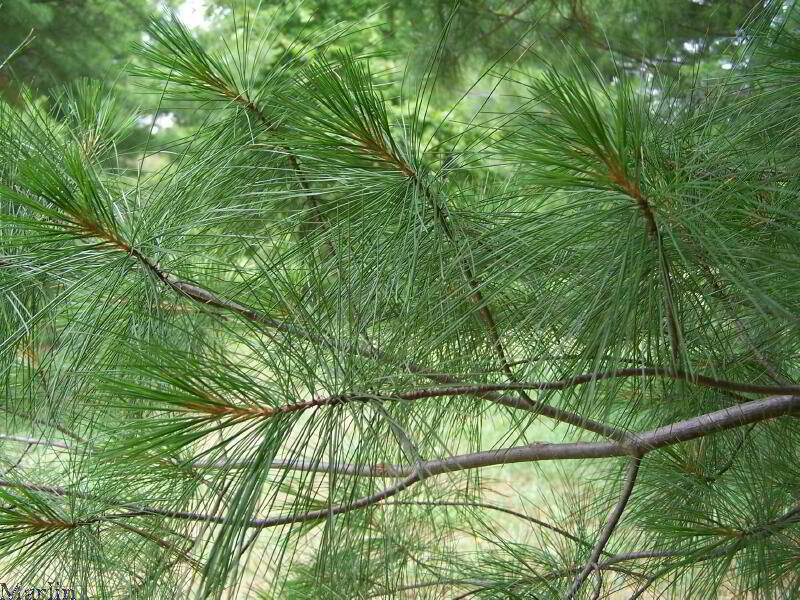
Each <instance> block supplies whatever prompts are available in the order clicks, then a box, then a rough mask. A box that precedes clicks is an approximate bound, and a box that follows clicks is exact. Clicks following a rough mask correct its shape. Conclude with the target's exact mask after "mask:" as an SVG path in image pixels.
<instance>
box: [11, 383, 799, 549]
mask: <svg viewBox="0 0 800 600" xmlns="http://www.w3.org/2000/svg"><path fill="white" fill-rule="evenodd" d="M798 412H800V396H771V397H767V398H762V399H760V400H753V401H752V402H747V403H744V404H739V405H737V406H733V407H730V408H725V409H722V410H718V411H715V412H712V413H708V414H705V415H701V416H699V417H694V418H691V419H687V420H684V421H678V422H676V423H672V424H670V425H666V426H664V427H659V428H657V429H653V430H650V431H645V432H640V433H636V434H631V438H630V441H629V442H628V443H625V444H623V443H616V442H573V443H560V444H549V443H533V444H529V445H526V446H516V447H511V448H502V449H498V450H489V451H483V452H474V453H469V454H462V455H457V456H453V457H450V458H446V459H435V460H428V461H423V462H420V463H417V465H415V466H414V467H413V471H412V474H411V475H410V476H408V477H406V478H405V479H403V480H402V481H400V482H398V483H396V484H394V485H392V486H390V487H388V488H385V489H384V490H381V491H379V492H377V493H375V494H372V495H370V496H365V497H362V498H359V499H357V500H355V501H353V502H350V503H348V504H341V505H337V506H334V507H331V508H328V509H323V510H316V511H311V512H307V513H301V514H296V515H285V516H275V517H267V518H262V519H251V520H250V521H248V522H247V523H245V525H246V526H247V527H274V526H276V525H286V524H289V523H302V522H306V521H313V520H317V519H324V518H327V517H329V516H332V515H336V514H342V513H346V512H350V511H352V510H356V509H359V508H364V507H366V506H371V505H373V504H377V503H378V502H381V501H382V500H385V499H387V498H390V497H392V496H395V495H396V494H398V493H400V492H402V491H403V490H405V489H407V488H409V487H411V486H412V485H414V484H416V483H418V482H420V481H424V480H425V479H428V478H430V477H434V476H436V475H441V474H445V473H452V472H457V471H464V470H470V469H480V468H485V467H491V466H498V465H506V464H512V463H520V462H536V461H545V460H575V459H586V458H588V459H591V458H612V457H622V456H632V457H634V458H641V457H644V456H645V455H646V454H647V453H649V452H651V451H652V450H655V449H657V448H663V447H665V446H671V445H673V444H678V443H681V442H686V441H689V440H693V439H697V438H701V437H705V436H707V435H710V434H713V433H717V432H720V431H726V430H728V429H734V428H737V427H741V426H743V425H749V424H750V423H757V422H760V421H765V420H768V419H774V418H777V417H781V416H786V415H790V414H797V413H798ZM0 487H9V488H18V489H19V488H22V489H28V490H32V491H40V492H44V493H48V494H54V495H58V496H74V497H80V498H86V499H94V500H102V499H99V498H94V497H92V496H91V495H89V494H85V493H81V492H73V491H71V490H68V489H66V488H62V487H58V486H50V485H42V484H31V483H23V482H19V481H10V480H7V479H0ZM117 505H118V506H125V507H128V508H130V509H131V511H132V512H130V513H127V515H126V516H129V517H134V516H148V515H150V516H164V517H169V518H174V519H183V520H190V521H203V522H212V523H218V524H226V523H229V519H227V518H226V517H222V516H218V515H210V514H203V513H197V512H191V511H174V510H168V509H161V508H151V507H136V506H133V505H130V504H127V503H121V502H120V503H118V504H117ZM601 550H602V548H601Z"/></svg>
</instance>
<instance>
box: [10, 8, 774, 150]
mask: <svg viewBox="0 0 800 600" xmlns="http://www.w3.org/2000/svg"><path fill="white" fill-rule="evenodd" d="M760 4H761V2H760V1H758V0H659V1H658V2H654V1H652V0H462V1H461V2H454V0H390V1H388V2H385V1H383V2H382V1H380V0H303V1H300V2H293V1H277V0H264V1H262V2H258V1H257V0H2V3H0V57H2V58H5V57H6V56H8V55H9V53H11V52H12V51H13V50H14V49H15V48H17V47H18V46H19V45H20V44H23V43H25V42H26V41H27V43H26V44H25V45H24V47H23V48H22V49H21V50H20V52H18V54H17V55H16V56H14V58H13V60H11V61H9V63H8V64H7V65H6V66H5V67H4V68H3V69H2V71H0V94H2V95H3V96H4V98H5V100H7V101H8V102H11V103H14V102H15V101H19V98H20V94H23V93H29V94H32V95H34V96H35V97H36V98H37V100H38V101H40V102H42V103H52V104H53V106H54V107H56V106H57V99H58V96H59V95H60V94H62V93H63V90H64V88H65V86H67V88H69V87H70V86H74V85H75V84H76V82H78V81H80V80H81V79H82V78H91V79H95V80H99V81H101V82H102V83H103V85H104V86H108V87H113V88H116V91H117V95H118V97H119V98H120V101H121V102H122V103H123V104H124V105H126V106H127V107H128V108H130V109H131V110H133V109H137V110H138V114H139V117H138V119H137V126H136V127H135V128H134V130H133V134H132V135H130V136H128V137H127V138H126V140H124V143H123V144H122V145H121V146H120V148H119V149H118V150H119V151H120V152H121V153H122V154H127V155H128V156H130V157H132V159H134V158H135V157H136V156H137V155H139V154H140V153H141V152H142V151H143V148H145V146H146V147H147V148H148V156H157V155H158V150H159V148H166V147H168V145H169V144H171V143H173V142H174V141H175V140H177V139H185V138H186V136H187V135H191V132H192V131H193V130H195V129H196V128H197V127H198V126H199V125H200V124H201V123H202V120H203V117H202V116H201V115H200V114H199V113H198V111H197V110H196V109H197V108H198V107H187V106H169V105H167V104H165V102H164V100H163V98H161V97H160V94H159V90H158V89H152V88H149V89H148V88H143V87H142V85H141V81H137V80H133V79H132V78H130V77H128V76H127V75H126V68H127V67H129V66H130V65H131V64H132V63H136V62H137V61H139V62H140V61H141V58H139V57H137V55H136V54H135V52H134V47H135V45H136V43H141V42H142V41H144V40H146V39H147V38H146V36H147V33H146V29H147V26H148V23H149V22H150V21H151V20H152V19H154V18H160V17H164V16H168V15H169V14H170V13H174V14H175V15H177V17H178V18H179V19H181V20H182V21H183V22H184V23H185V24H186V25H187V26H188V27H189V28H190V29H191V31H192V32H193V34H194V35H195V36H196V38H197V39H198V40H199V41H200V43H202V44H203V45H204V46H205V47H206V48H209V49H211V50H212V51H218V52H225V51H226V49H229V48H232V47H235V45H236V40H237V36H239V35H240V34H241V31H242V28H243V26H244V25H243V21H244V16H245V15H248V14H249V15H254V16H253V19H252V23H251V26H252V27H253V29H254V30H255V31H256V32H260V33H263V34H264V36H265V38H269V40H270V43H271V44H272V48H271V51H270V52H269V53H268V54H267V55H266V60H274V61H281V60H288V59H290V58H296V56H299V55H300V52H301V48H302V46H303V43H304V42H307V41H309V40H311V39H312V38H313V37H314V36H318V35H319V34H320V32H323V31H325V30H327V29H329V28H332V27H334V26H341V24H343V23H350V24H352V25H351V27H350V29H349V32H348V34H347V35H346V36H344V37H343V38H342V39H340V40H338V41H337V43H336V45H337V46H338V47H342V46H346V47H347V48H348V49H350V50H351V51H352V52H354V53H355V54H357V55H363V54H367V53H369V54H370V55H371V65H372V69H373V72H384V73H386V74H388V75H390V77H388V78H387V81H391V80H392V79H393V80H394V81H400V80H403V79H405V81H406V83H408V82H411V83H412V84H413V83H414V82H415V78H419V77H421V74H422V73H424V71H425V65H426V64H427V62H426V61H427V60H428V59H429V57H430V55H431V53H432V52H433V51H434V50H435V49H436V48H437V46H438V45H439V44H443V47H442V48H441V56H442V60H441V64H440V65H439V67H438V73H437V78H436V93H435V96H434V106H433V110H432V112H431V113H430V114H429V118H431V119H433V120H436V119H437V117H440V116H442V115H443V114H444V113H445V112H446V109H447V108H448V107H451V106H452V104H453V101H454V100H457V99H458V98H459V97H460V96H461V95H462V94H463V93H464V92H465V91H467V90H468V89H469V84H471V83H473V82H474V81H475V80H476V79H478V78H479V77H480V75H481V74H482V73H484V72H485V71H486V70H487V69H489V68H495V69H501V70H503V72H506V71H508V72H510V73H512V75H511V76H512V77H513V72H514V70H520V71H531V70H534V71H535V70H536V69H540V68H542V66H543V65H545V64H555V65H556V66H559V65H562V63H566V61H570V60H574V58H573V57H574V56H576V55H579V54H580V53H582V54H585V55H586V56H587V57H588V58H589V59H591V61H592V62H593V63H594V64H595V65H596V66H597V68H598V69H599V70H600V71H601V72H602V73H603V75H604V76H605V77H608V79H609V80H613V78H614V77H616V76H618V75H619V74H620V71H625V72H626V73H627V74H629V75H633V76H634V77H639V78H642V79H643V80H644V82H657V83H654V84H653V85H657V86H658V87H659V89H663V90H665V91H668V92H669V95H670V97H673V98H674V97H676V96H679V95H680V92H681V90H682V89H684V88H685V89H687V90H689V89H691V88H692V87H693V86H692V85H691V84H692V82H693V81H696V80H697V79H698V78H700V79H703V78H708V77H714V76H715V74H717V73H720V72H721V71H724V70H726V69H730V68H732V67H733V62H732V59H731V56H732V51H733V50H735V46H736V44H737V40H738V39H739V38H738V33H739V31H740V28H741V26H742V25H743V24H744V23H746V21H747V19H748V15H750V14H751V12H752V11H753V10H754V9H756V8H757V7H758V6H759V5H760ZM456 6H457V9H456V10H455V11H454V8H456ZM448 26H449V35H447V36H446V37H443V35H442V32H443V30H444V28H445V27H448ZM567 50H569V51H567ZM575 51H577V54H576V52H575ZM312 57H313V54H312V55H308V60H310V59H311V58H312ZM305 59H306V58H305V57H304V58H303V60H305ZM262 66H263V69H264V71H265V72H266V71H268V69H269V67H270V65H269V64H264V65H259V68H261V67H262ZM562 66H564V67H566V66H568V65H567V64H563V65H562ZM390 85H391V84H390ZM490 91H492V84H491V82H489V81H487V83H486V85H485V86H478V87H476V88H473V89H471V90H469V94H470V95H472V96H474V97H475V102H477V103H480V102H481V101H482V100H481V98H485V97H487V96H488V95H489V92H490ZM387 93H388V95H389V97H391V96H392V91H391V90H387ZM495 95H496V96H497V98H501V97H502V94H495ZM495 95H493V100H492V101H493V102H494V101H497V98H495ZM401 105H402V103H400V102H396V103H394V104H393V106H395V108H396V110H400V107H401ZM468 107H469V104H468V103H467V108H468ZM499 108H508V107H498V109H499ZM438 109H441V110H438ZM56 110H57V109H56Z"/></svg>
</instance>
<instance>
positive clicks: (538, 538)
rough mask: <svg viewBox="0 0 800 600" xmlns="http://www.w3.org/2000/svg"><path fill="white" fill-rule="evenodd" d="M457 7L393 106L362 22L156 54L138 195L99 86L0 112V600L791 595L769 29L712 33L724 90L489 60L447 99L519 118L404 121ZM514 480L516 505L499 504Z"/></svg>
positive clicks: (122, 126) (601, 69)
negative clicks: (168, 122)
mask: <svg viewBox="0 0 800 600" xmlns="http://www.w3.org/2000/svg"><path fill="white" fill-rule="evenodd" d="M534 4H538V3H527V4H524V5H523V6H525V7H528V8H529V9H530V10H533V6H534ZM554 4H555V5H556V6H558V7H560V6H561V3H558V2H556V3H554ZM701 4H702V6H701V5H698V7H696V8H695V7H684V12H685V13H686V14H692V15H693V14H695V12H698V13H699V12H703V11H706V10H710V8H709V7H708V6H706V5H705V3H701ZM707 4H709V5H711V4H716V3H707ZM564 5H565V6H569V7H570V10H571V11H573V12H572V13H571V14H572V17H573V18H575V15H576V14H577V13H576V12H575V11H578V10H579V9H580V10H583V11H585V10H588V8H587V6H588V5H589V3H588V2H587V3H583V2H570V3H564ZM314 6H316V4H315V5H314ZM353 6H354V8H353V10H361V7H362V6H365V5H361V4H357V5H353ZM413 6H416V4H415V3H409V5H408V7H405V6H404V7H402V9H401V8H400V7H399V5H398V6H394V7H391V6H390V9H391V10H397V11H398V12H399V13H402V14H403V15H405V18H408V17H409V16H410V15H411V14H412V13H411V12H410V11H411V9H412V7H413ZM431 6H433V7H434V8H433V9H426V10H435V9H436V7H440V5H439V4H438V3H432V4H431ZM477 6H478V5H477V4H475V5H474V4H473V3H470V2H464V3H463V6H462V7H461V8H460V11H462V12H458V11H457V12H456V13H454V14H450V13H447V15H445V18H444V20H443V21H442V27H443V29H444V34H443V35H442V36H441V37H440V38H439V40H438V42H437V43H436V44H435V45H434V48H433V51H432V53H431V54H430V55H429V58H428V60H427V62H424V63H421V64H423V65H424V66H422V67H418V66H412V67H410V69H409V73H413V72H414V69H419V71H418V72H417V73H416V75H413V76H412V75H409V76H408V77H407V78H405V79H404V80H403V81H397V79H398V77H397V74H396V73H395V72H392V71H391V70H389V71H386V70H385V69H384V68H383V66H385V65H386V64H387V63H386V62H385V61H386V60H387V58H386V57H385V52H383V51H385V50H386V49H387V48H388V49H389V50H391V49H392V48H391V46H387V48H383V47H380V46H379V47H377V50H381V51H382V52H381V54H380V55H378V54H377V53H376V52H374V51H373V50H374V49H373V48H372V47H370V44H369V43H367V42H366V41H365V40H367V39H368V38H366V37H365V34H364V31H366V29H363V28H362V27H363V26H364V25H365V24H371V21H370V19H372V17H371V16H369V15H368V16H367V17H365V20H364V21H360V22H357V23H356V24H352V23H325V24H324V26H323V27H318V28H315V27H312V26H307V29H308V30H304V31H301V32H299V33H296V35H295V37H294V38H293V41H290V42H287V41H286V40H287V36H288V35H289V34H288V33H287V32H290V33H295V32H293V31H292V30H293V27H295V25H296V23H295V22H294V21H293V19H294V18H295V17H296V15H298V14H301V12H302V11H301V9H298V11H297V12H296V13H289V14H288V15H282V16H281V15H277V14H276V11H275V10H274V8H273V7H271V6H270V5H269V3H264V6H263V7H261V9H262V10H263V12H262V11H261V10H254V11H253V12H246V13H238V16H237V17H236V19H237V21H236V23H237V25H236V26H235V28H234V29H235V34H234V35H233V37H232V38H231V39H230V40H229V41H228V42H229V43H227V44H226V45H223V47H221V46H219V45H216V46H215V45H213V44H212V45H211V46H207V45H206V44H204V43H203V42H202V39H203V34H202V33H199V34H196V33H194V32H192V31H191V30H189V29H188V28H186V27H185V26H184V25H182V24H181V23H180V22H179V21H178V20H177V19H175V18H171V17H170V18H166V19H164V20H155V21H153V22H152V23H151V25H150V27H149V29H148V37H147V38H146V39H145V41H144V42H142V43H141V44H140V45H138V47H137V52H138V59H137V61H138V62H137V64H136V66H135V68H134V69H133V73H134V75H136V76H137V77H138V78H139V79H140V80H141V81H142V83H143V85H145V86H150V87H149V89H151V90H153V89H154V90H156V91H157V93H158V97H159V98H160V100H159V101H160V102H162V103H164V104H162V105H161V106H162V109H170V108H173V107H176V106H180V107H183V108H184V109H187V110H195V111H196V114H195V115H194V117H193V118H194V119H197V122H199V123H201V124H202V125H201V126H199V127H198V128H197V130H196V131H194V132H193V133H192V134H191V135H189V136H187V137H185V138H182V139H178V140H176V141H175V143H174V144H172V145H171V146H170V147H169V152H170V161H169V162H168V163H166V164H165V165H164V166H163V168H161V169H158V170H155V171H148V170H147V169H144V168H142V166H141V163H140V165H139V166H138V168H136V169H135V172H134V171H132V170H129V169H126V168H124V165H122V162H123V161H121V159H120V157H119V155H118V150H117V146H118V144H120V143H122V142H123V141H124V140H125V139H126V137H127V136H128V135H130V133H131V131H132V130H133V127H134V124H135V122H136V116H135V115H131V114H130V113H129V112H127V110H126V108H125V106H123V105H122V104H120V103H119V102H117V101H116V100H114V98H113V97H112V96H110V95H109V94H108V93H107V92H106V91H105V90H104V88H103V86H101V85H100V84H96V83H91V82H87V81H81V82H79V83H77V84H74V85H73V86H72V87H70V88H68V89H67V90H65V91H64V92H63V93H60V94H57V95H54V97H55V98H57V99H58V101H57V102H53V103H45V102H42V101H37V100H34V99H32V98H31V97H30V96H29V95H23V96H22V97H21V98H20V101H19V102H16V103H14V104H11V103H5V104H3V105H2V107H0V124H1V125H2V127H0V253H1V256H0V265H2V266H1V267H0V289H2V292H3V296H2V303H0V306H2V311H1V312H0V329H2V335H3V344H2V346H1V347H0V356H1V357H2V361H1V362H0V366H1V367H2V371H0V372H2V376H3V386H2V389H3V397H2V402H1V403H0V408H2V410H3V412H4V413H5V414H6V420H5V424H4V432H5V433H3V434H2V436H0V439H2V440H3V446H2V449H3V453H2V458H3V462H4V465H3V467H2V475H1V476H0V502H2V506H0V568H2V572H4V573H9V574H10V575H9V577H11V576H13V578H14V580H20V581H23V580H24V581H30V583H31V585H37V584H38V585H40V586H42V584H43V582H46V581H48V580H51V579H53V578H54V577H56V576H57V577H58V578H59V580H61V581H63V582H65V583H68V584H69V585H70V587H74V588H86V589H87V590H89V591H90V593H92V594H94V595H97V596H99V597H103V598H161V597H163V598H171V597H176V596H197V597H203V598H205V597H211V598H215V597H223V596H225V595H228V596H229V597H264V598H368V597H380V596H385V597H394V596H396V597H404V595H405V594H409V595H410V594H417V595H419V597H431V598H433V597H453V596H455V597H476V598H532V597H536V598H601V597H608V598H611V597H616V595H618V594H622V595H623V596H625V597H632V598H635V597H648V596H647V595H648V594H652V596H653V597H655V596H657V595H665V596H668V597H675V598H685V597H691V598H716V597H719V596H720V595H721V594H724V593H727V592H726V590H730V591H732V593H734V594H737V595H744V594H747V595H750V596H753V597H758V598H775V597H780V596H781V595H784V596H791V594H792V593H793V591H794V590H796V589H797V585H798V583H799V582H798V579H797V577H798V576H797V573H796V572H795V571H796V569H793V568H792V567H793V565H794V562H796V558H797V553H798V548H800V545H799V544H800V538H799V537H798V533H799V532H800V529H799V528H798V523H800V518H799V517H800V506H798V504H797V497H798V496H797V492H798V489H800V471H798V468H797V464H798V461H797V448H798V447H799V446H798V444H800V429H799V428H798V425H797V419H796V418H793V416H791V415H790V413H793V414H794V415H795V416H796V414H797V411H798V410H799V409H800V386H798V385H797V384H796V383H795V381H796V380H797V378H798V377H799V376H800V363H798V356H799V354H798V353H799V351H800V344H799V343H798V336H797V328H798V322H797V314H798V312H799V311H800V304H799V303H798V298H800V288H798V286H799V285H800V283H798V282H800V263H798V261H797V248H798V247H800V234H799V233H798V232H799V231H800V222H798V212H797V210H796V204H797V195H798V181H797V177H796V173H797V172H798V170H799V168H800V164H798V161H799V160H800V159H798V157H800V152H799V151H798V150H800V137H798V127H797V114H796V113H797V111H796V106H797V101H798V84H797V82H798V80H800V79H799V78H800V62H799V61H798V57H800V53H798V48H800V11H799V10H798V8H797V7H795V6H794V5H793V4H791V3H788V2H779V1H776V2H771V3H768V5H767V6H765V7H763V10H761V11H759V12H758V13H754V14H752V15H751V16H750V17H749V21H748V22H747V23H744V21H743V19H744V17H743V16H742V14H741V13H740V12H738V9H736V10H734V9H730V10H724V9H719V13H715V14H716V15H717V16H718V18H719V19H721V21H724V22H726V23H727V22H729V21H735V22H736V23H737V24H738V25H737V26H739V27H741V30H740V33H739V34H738V39H739V42H737V43H734V44H731V45H730V46H729V47H727V48H726V49H725V52H726V53H727V54H726V56H728V57H729V58H730V60H731V66H732V68H731V69H728V70H727V72H726V73H724V75H723V74H721V73H720V72H717V71H714V73H713V74H714V77H705V76H704V75H703V74H702V73H700V72H695V73H694V75H693V76H692V77H688V78H686V79H685V78H684V77H683V75H682V73H677V74H676V73H674V72H672V71H669V70H667V71H666V72H664V73H662V74H661V76H658V77H653V78H652V79H648V78H647V77H639V76H637V75H636V74H633V73H631V72H629V71H630V69H629V66H627V65H624V64H619V63H616V62H614V61H610V62H604V61H607V60H610V59H608V57H607V56H604V58H602V59H600V60H595V61H594V62H592V59H593V58H597V57H594V56H593V55H592V53H591V52H588V51H587V50H586V49H584V50H583V51H580V52H577V51H576V52H574V53H573V52H569V53H567V54H568V56H566V57H561V58H560V59H554V60H553V61H551V62H552V64H550V65H537V66H536V67H535V68H534V67H531V66H529V65H526V64H524V63H522V62H520V63H518V64H517V65H516V66H515V67H514V68H513V69H512V68H508V67H505V66H503V63H504V62H505V59H504V58H503V59H502V60H501V59H498V57H497V56H493V55H490V58H491V61H490V63H489V65H490V66H488V67H485V68H483V69H482V70H481V72H482V73H483V75H482V76H481V78H480V80H479V81H477V82H476V83H475V85H474V86H473V87H472V88H470V90H478V89H481V90H483V89H488V90H490V92H491V93H490V96H493V95H494V94H500V93H501V92H499V91H498V90H501V89H502V93H509V94H513V101H507V102H506V103H503V104H497V103H495V102H494V100H493V97H489V98H487V99H485V101H481V103H480V105H479V106H477V107H475V106H469V107H464V104H468V103H469V102H470V100H469V93H470V92H469V91H468V92H467V93H466V94H464V95H463V96H462V98H461V100H460V101H459V102H458V103H456V104H455V106H448V107H447V108H448V110H447V111H446V112H444V111H441V110H438V111H437V110H434V109H431V106H432V105H434V104H435V103H436V102H437V101H438V100H439V99H440V98H439V97H438V96H437V91H436V88H437V82H438V81H440V80H441V77H442V74H443V73H444V71H445V70H446V63H447V61H448V60H449V57H448V53H449V52H452V48H453V47H454V46H453V45H452V44H453V43H454V42H453V40H454V38H456V39H457V42H458V43H463V42H464V40H461V39H458V38H460V37H462V36H463V32H462V30H461V29H460V27H462V26H463V23H461V21H459V19H462V18H463V15H464V14H467V15H468V14H470V10H472V9H476V7H477ZM618 6H619V5H618V4H616V3H613V6H612V8H614V9H615V8H617V7H618ZM637 6H638V9H639V11H638V12H637V11H634V12H633V13H631V14H633V15H634V17H635V16H636V15H641V14H644V13H646V12H647V11H646V8H647V7H645V6H644V4H643V3H642V4H641V5H637ZM671 6H673V5H671ZM492 7H493V9H494V5H492ZM257 8H258V7H257ZM717 8H718V7H717ZM331 10H333V8H331ZM664 10H665V11H666V10H667V9H664ZM405 11H409V12H408V13H406V12H405ZM656 12H657V14H659V15H661V14H668V11H667V12H663V13H662V12H659V11H656ZM609 13H610V14H612V15H613V14H616V13H614V10H610V11H609ZM324 14H325V13H324V11H323V10H322V9H320V12H319V14H317V15H316V17H315V18H321V17H322V16H324ZM337 14H344V13H342V12H340V13H337ZM420 14H424V11H422V12H421V13H420ZM547 14H548V15H550V16H551V17H552V18H553V19H556V20H558V19H560V18H561V17H560V16H559V15H558V13H557V11H553V12H548V13H547ZM669 14H671V13H669ZM681 14H684V13H683V12H682V13H681ZM394 15H395V18H399V17H397V13H394ZM517 15H518V16H519V17H520V18H523V16H525V18H529V17H530V16H529V15H527V13H525V12H524V10H523V9H520V11H518V13H517ZM357 16H359V17H363V16H364V15H361V14H359V15H357ZM605 17H607V15H604V18H605ZM298 18H299V17H298ZM509 20H514V19H509ZM674 39H679V38H677V37H675V38H673V37H670V40H674ZM662 41H663V40H662ZM351 42H352V44H351ZM675 51H676V49H675V48H673V47H672V46H670V47H668V48H667V50H665V52H668V53H669V52H672V53H673V54H674V52H675ZM653 52H654V53H657V52H658V50H656V49H655V48H654V49H653ZM6 54H8V52H7V53H6ZM587 54H588V56H587ZM18 58H19V55H17V56H16V57H14V58H12V59H11V61H10V64H12V63H13V61H16V60H17V59H18ZM376 65H377V66H376ZM609 73H616V75H615V76H614V78H610V77H609V76H608V74H609ZM687 85H688V86H689V87H688V88H687ZM500 108H502V109H503V110H499V109H500ZM462 111H463V113H466V114H468V117H467V119H466V120H462V118H461V117H462V116H463V113H462ZM443 153H446V155H447V157H446V158H443V157H442V154H443ZM142 160H143V159H142ZM553 422H555V423H557V424H558V427H557V428H553V427H551V426H550V424H551V423H553ZM32 435H34V436H36V437H31V436H32ZM39 436H41V438H40V437H39ZM13 444H16V446H15V445H13ZM19 444H22V445H21V446H20V445H19ZM561 460H563V463H561V462H560V461H561ZM548 461H550V462H548ZM5 463H7V464H5ZM515 469H516V470H515ZM509 471H511V472H513V473H515V474H516V475H517V476H520V474H525V475H526V476H527V477H534V478H535V479H534V480H535V481H537V482H538V484H539V486H540V488H541V489H539V490H536V491H533V490H532V489H531V488H529V489H527V490H524V491H523V492H522V493H520V494H517V495H516V497H513V498H505V499H504V500H502V501H496V502H495V501H493V500H492V498H493V488H495V487H499V484H498V483H497V481H496V480H497V478H499V477H502V476H503V475H504V474H505V473H506V472H509Z"/></svg>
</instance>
